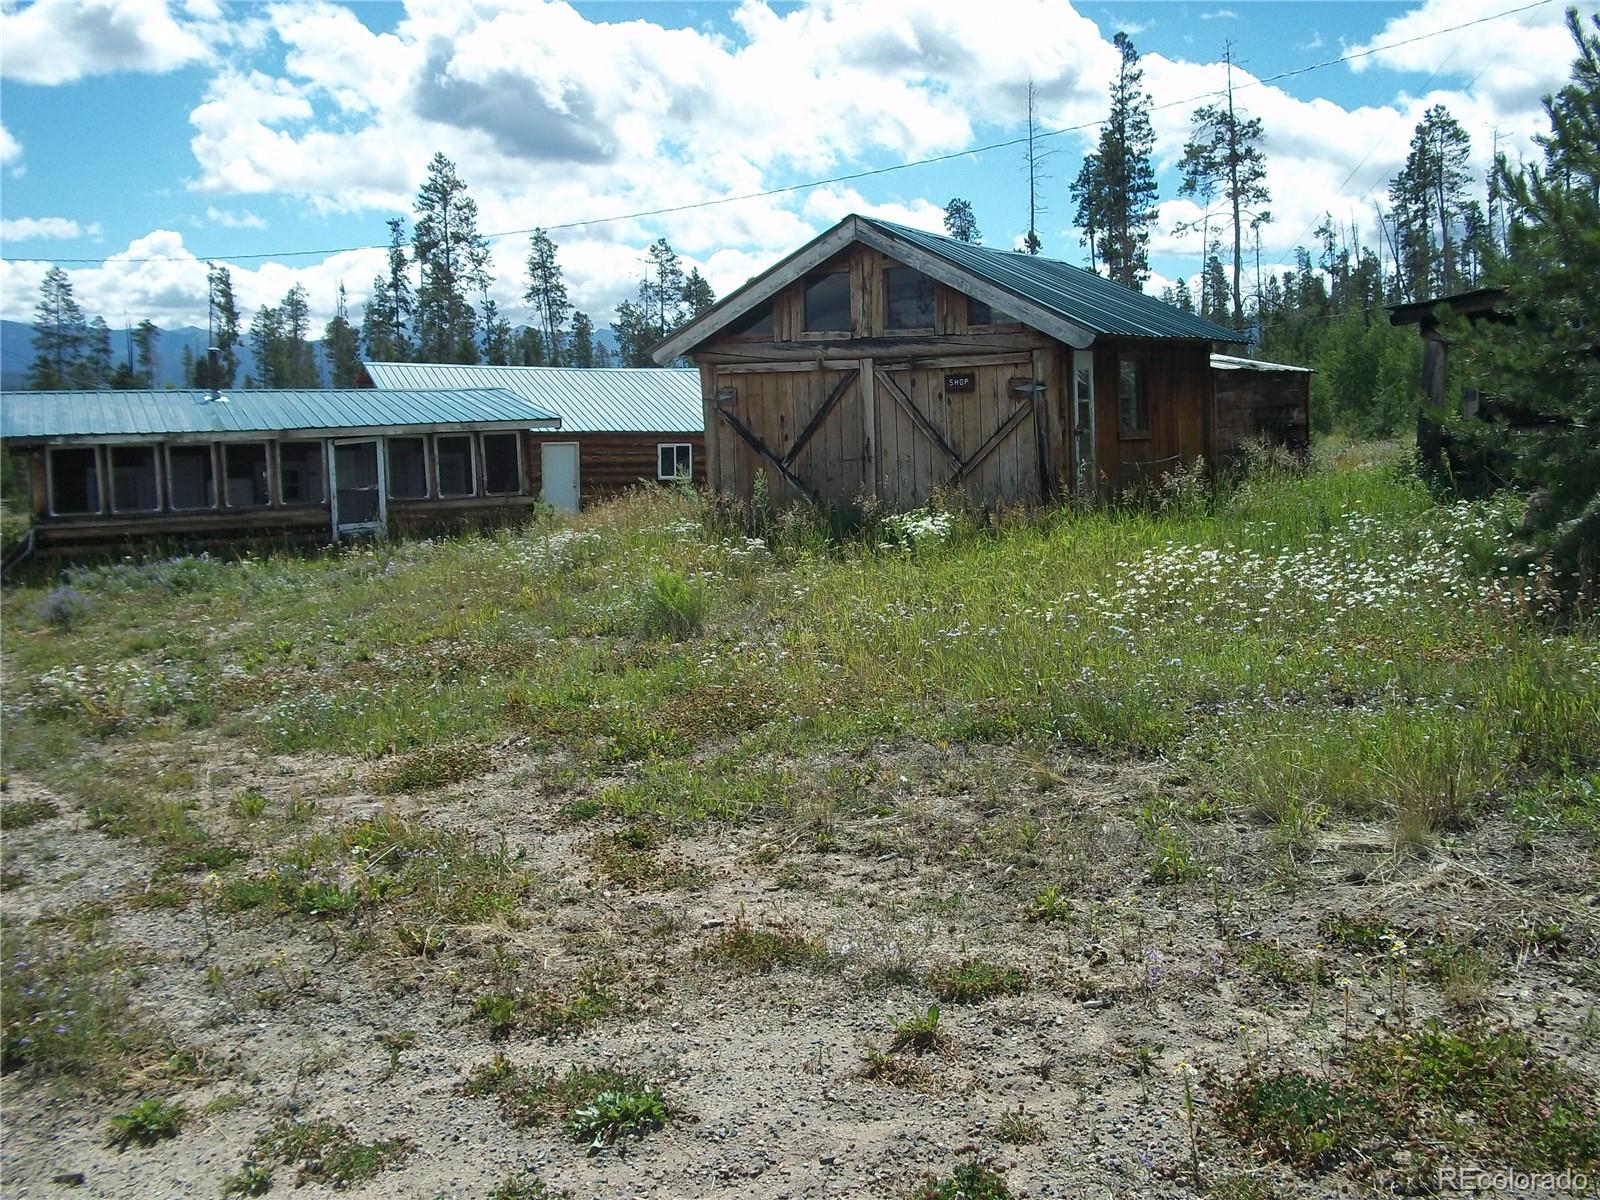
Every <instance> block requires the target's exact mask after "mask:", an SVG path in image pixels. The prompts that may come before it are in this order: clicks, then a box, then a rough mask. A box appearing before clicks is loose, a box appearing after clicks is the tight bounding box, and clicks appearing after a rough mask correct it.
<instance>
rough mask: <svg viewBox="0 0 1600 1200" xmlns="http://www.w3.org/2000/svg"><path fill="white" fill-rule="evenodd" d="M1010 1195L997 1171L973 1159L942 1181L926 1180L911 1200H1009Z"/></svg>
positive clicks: (915, 1191)
mask: <svg viewBox="0 0 1600 1200" xmlns="http://www.w3.org/2000/svg"><path fill="white" fill-rule="evenodd" d="M1011 1196H1012V1191H1011V1189H1010V1188H1009V1187H1008V1186H1006V1177H1005V1176H1004V1175H1002V1174H1001V1173H1000V1172H999V1171H996V1170H994V1169H993V1168H992V1167H989V1166H987V1165H986V1164H984V1163H981V1162H978V1161H977V1160H976V1159H973V1160H971V1161H969V1162H964V1163H962V1164H961V1165H960V1166H958V1167H957V1168H956V1169H955V1170H954V1171H951V1172H950V1174H948V1175H946V1176H945V1177H944V1178H942V1179H934V1178H929V1179H927V1180H925V1181H924V1182H923V1183H922V1184H921V1185H919V1186H918V1187H917V1188H915V1189H914V1190H913V1191H912V1192H911V1200H1011Z"/></svg>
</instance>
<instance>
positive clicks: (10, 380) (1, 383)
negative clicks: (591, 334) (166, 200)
mask: <svg viewBox="0 0 1600 1200" xmlns="http://www.w3.org/2000/svg"><path fill="white" fill-rule="evenodd" d="M208 336H209V335H208V334H207V332H206V331H205V330H204V329H200V328H198V327H196V326H194V325H180V326H179V327H178V328H176V329H163V330H162V331H161V340H160V341H158V342H157V343H156V386H157V387H158V388H167V387H184V386H186V385H185V382H184V378H183V351H184V347H186V346H187V347H188V348H189V349H190V350H191V351H192V352H193V353H194V356H195V357H196V358H204V357H205V353H206V345H207V339H208ZM595 342H596V343H597V344H601V345H604V346H605V347H606V349H607V350H609V351H610V352H611V355H612V357H613V359H614V358H615V357H616V353H617V340H616V338H614V337H613V336H612V335H611V329H610V327H609V326H605V325H602V326H601V327H600V328H599V329H597V330H596V331H595ZM311 353H312V354H314V355H315V356H316V360H317V364H318V366H321V365H322V343H321V342H320V341H315V342H312V343H311ZM238 354H239V374H238V376H237V378H236V386H239V387H243V386H244V380H245V376H246V375H253V374H255V366H256V363H255V356H254V355H253V354H251V353H250V343H249V340H248V339H246V340H245V341H243V342H241V343H240V344H239V346H238ZM111 355H112V360H113V361H114V362H127V361H128V334H127V332H126V331H125V330H121V329H113V330H112V331H111ZM32 365H33V326H32V325H31V324H29V323H28V322H26V321H0V388H3V389H6V390H8V391H20V390H21V389H23V388H25V387H27V385H28V368H29V367H31V366H32ZM323 376H324V378H326V376H327V371H326V370H324V371H323Z"/></svg>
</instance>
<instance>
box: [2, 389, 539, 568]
mask: <svg viewBox="0 0 1600 1200" xmlns="http://www.w3.org/2000/svg"><path fill="white" fill-rule="evenodd" d="M560 425H561V421H560V418H558V417H557V416H556V415H555V414H554V413H551V412H549V411H547V410H545V409H542V408H539V407H538V406H536V405H534V404H532V403H530V402H529V401H528V400H526V399H524V398H523V397H521V396H517V395H514V394H512V393H510V392H507V391H503V390H499V389H494V388H483V389H453V390H429V391H401V390H387V389H358V390H357V389H352V390H339V391H322V390H309V389H308V390H297V391H231V390H230V391H228V392H227V393H225V394H219V393H212V392H206V391H84V392H7V393H4V395H3V396H0V443H3V448H4V450H5V451H6V452H7V453H10V454H12V455H15V456H18V457H20V458H21V459H22V460H23V461H24V462H25V463H26V464H27V467H28V479H29V494H30V507H31V510H32V521H33V538H34V544H35V547H36V549H37V550H38V551H39V552H40V553H43V554H51V553H59V554H71V553H74V552H100V551H104V550H108V549H112V548H114V547H116V546H119V545H121V544H124V543H127V542H130V541H134V540H140V539H171V540H174V541H187V542H237V541H241V540H248V539H251V538H258V537H260V538H280V537H287V538H296V539H301V540H307V541H321V542H326V541H331V540H335V539H338V538H340V537H348V536H353V535H358V534H373V533H378V534H381V533H384V532H386V531H387V530H388V529H390V528H391V527H396V528H401V529H409V528H430V527H448V526H452V525H458V524H463V523H467V522H471V521H477V520H483V519H486V518H488V519H492V518H496V517H500V516H503V515H505V514H506V513H508V512H515V511H517V510H518V509H526V508H528V507H530V506H532V505H533V504H535V503H536V502H537V498H538V491H537V488H536V486H535V481H536V477H535V475H534V473H533V471H532V469H531V463H532V462H533V461H536V459H535V447H534V445H533V443H532V441H531V440H530V439H531V438H532V437H534V436H536V435H537V434H542V433H543V432H545V431H554V430H557V429H559V428H560ZM536 431H537V432H536Z"/></svg>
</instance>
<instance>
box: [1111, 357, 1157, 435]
mask: <svg viewBox="0 0 1600 1200" xmlns="http://www.w3.org/2000/svg"><path fill="white" fill-rule="evenodd" d="M1117 433H1118V434H1120V435H1121V436H1122V437H1148V436H1149V434H1150V398H1149V397H1148V396H1147V395H1146V394H1145V379H1144V366H1143V364H1142V363H1140V362H1139V360H1138V359H1136V358H1120V359H1118V360H1117Z"/></svg>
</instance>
